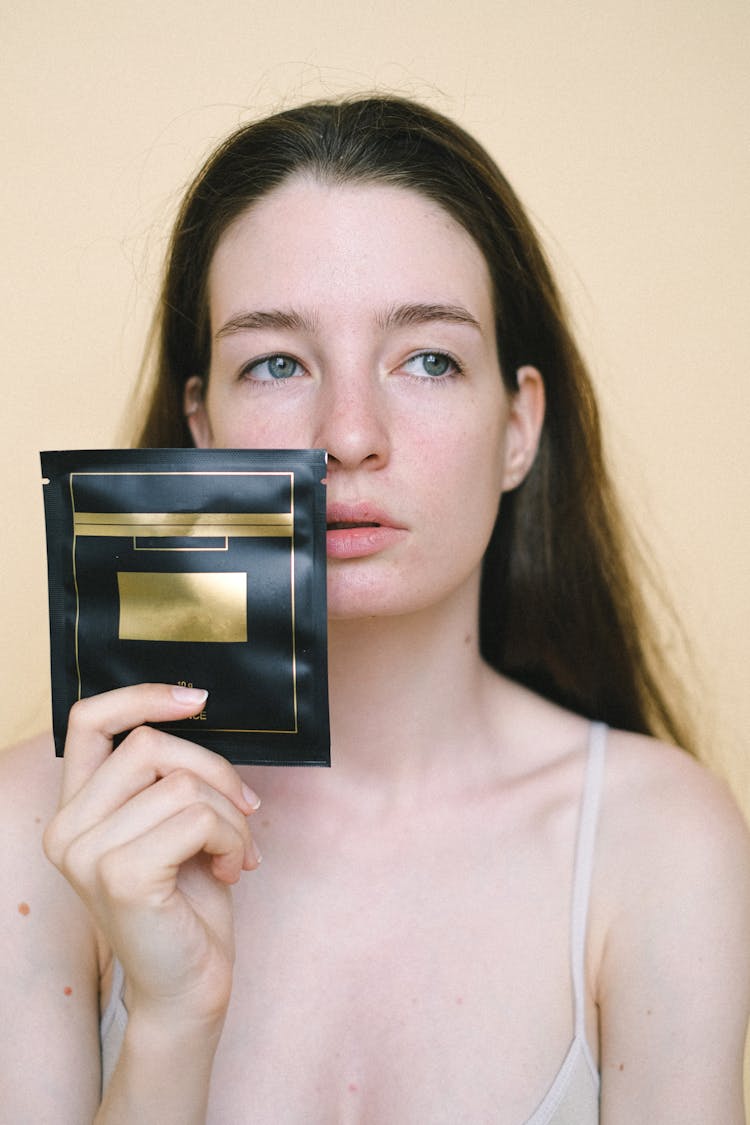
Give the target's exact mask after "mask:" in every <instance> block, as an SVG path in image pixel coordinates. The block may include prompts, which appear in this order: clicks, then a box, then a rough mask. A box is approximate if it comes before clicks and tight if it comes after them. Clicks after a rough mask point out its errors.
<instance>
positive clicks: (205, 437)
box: [182, 375, 213, 449]
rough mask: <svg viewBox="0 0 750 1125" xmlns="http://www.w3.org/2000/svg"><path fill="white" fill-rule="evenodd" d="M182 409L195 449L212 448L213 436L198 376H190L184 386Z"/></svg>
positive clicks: (201, 384)
mask: <svg viewBox="0 0 750 1125" xmlns="http://www.w3.org/2000/svg"><path fill="white" fill-rule="evenodd" d="M182 409H183V411H184V414H185V420H186V422H187V424H188V429H189V430H190V433H191V435H192V438H193V442H194V444H195V446H196V448H197V449H210V448H211V447H212V446H213V435H212V433H211V424H210V422H209V420H208V414H207V413H206V403H205V400H204V398H203V380H202V379H201V377H200V375H191V376H190V378H189V379H188V381H187V383H186V384H185V390H184V392H183V397H182Z"/></svg>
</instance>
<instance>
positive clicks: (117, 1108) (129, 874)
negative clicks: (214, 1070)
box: [3, 685, 257, 1125]
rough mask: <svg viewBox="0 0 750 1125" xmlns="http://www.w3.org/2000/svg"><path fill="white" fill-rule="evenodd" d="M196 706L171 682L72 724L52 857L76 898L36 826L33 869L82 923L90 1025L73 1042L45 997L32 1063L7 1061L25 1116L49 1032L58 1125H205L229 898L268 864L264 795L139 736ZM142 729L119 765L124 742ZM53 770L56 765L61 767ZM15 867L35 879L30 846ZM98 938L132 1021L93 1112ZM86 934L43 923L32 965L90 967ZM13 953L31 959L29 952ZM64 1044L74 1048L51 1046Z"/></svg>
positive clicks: (205, 762) (33, 1022) (103, 703)
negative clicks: (261, 835) (262, 833)
mask: <svg viewBox="0 0 750 1125" xmlns="http://www.w3.org/2000/svg"><path fill="white" fill-rule="evenodd" d="M196 706H197V704H196V703H195V702H194V701H192V700H190V699H182V698H179V697H178V694H176V693H175V691H174V689H171V688H170V687H168V686H166V685H141V686H139V687H135V688H127V689H122V690H120V691H116V692H110V693H107V694H106V695H103V696H99V697H97V698H95V699H89V700H85V701H83V702H82V703H81V704H78V705H77V706H76V707H75V708H74V709H73V712H72V713H71V719H70V725H69V734H68V741H67V744H66V754H65V760H64V764H63V770H62V784H61V798H60V806H59V810H58V811H57V813H56V814H55V815H54V816H53V817H52V819H51V821H50V823H49V825H48V827H47V829H46V831H45V833H44V846H45V849H46V852H47V855H48V856H49V858H50V859H51V860H52V861H53V863H54V864H55V866H56V867H57V868H59V871H60V872H62V874H64V876H65V879H66V880H67V883H69V884H70V886H71V887H73V888H74V889H75V891H76V892H77V895H78V899H76V897H75V895H73V893H72V891H71V890H70V887H68V886H67V884H66V883H65V881H64V880H63V879H62V877H61V876H60V875H59V874H58V873H57V872H55V871H54V869H53V868H52V867H51V865H49V864H46V863H45V862H44V860H43V859H41V858H40V841H39V837H40V834H41V827H40V825H37V862H36V866H37V867H38V868H39V869H40V870H41V871H43V872H44V874H43V875H41V876H40V880H41V882H42V883H45V882H46V883H52V882H54V883H55V885H56V886H59V888H60V891H59V897H60V899H61V901H62V900H65V902H66V903H67V904H68V906H67V914H66V917H67V916H68V915H69V916H70V917H72V918H75V919H77V920H78V922H79V928H80V930H82V931H84V932H85V933H86V934H87V938H88V940H87V943H86V945H85V946H84V948H87V949H88V950H89V953H88V957H87V959H86V969H85V973H83V974H82V975H83V976H84V977H85V981H86V987H85V988H82V991H83V992H84V995H83V997H82V998H81V1000H82V1004H81V1015H80V1016H79V1017H78V1018H77V1019H76V1020H75V1021H74V1023H73V1024H71V1026H70V1027H68V1028H67V1030H65V1028H64V1025H63V1026H62V1027H60V1028H58V1024H57V1022H56V1020H55V1018H54V1013H53V1012H52V1007H51V998H50V997H49V995H46V994H45V995H39V996H38V997H37V998H36V1000H35V1005H34V1010H33V1012H32V1013H30V1014H29V1025H30V1027H31V1028H32V1030H31V1032H30V1046H31V1047H32V1054H31V1055H30V1054H29V1053H26V1054H25V1057H24V1056H23V1055H21V1054H20V1053H18V1052H11V1053H10V1054H9V1056H8V1059H7V1062H6V1063H4V1064H3V1070H4V1072H5V1075H7V1076H8V1078H9V1080H10V1081H11V1082H14V1083H15V1085H16V1087H17V1088H18V1089H19V1091H21V1092H20V1093H19V1104H25V1105H26V1109H25V1114H26V1116H27V1117H28V1114H29V1112H30V1106H29V1103H28V1102H24V1101H23V1093H22V1089H23V1083H24V1077H25V1079H26V1086H27V1088H28V1085H29V1079H30V1078H31V1076H32V1074H33V1070H32V1068H33V1065H34V1064H33V1055H34V1054H37V1055H38V1056H39V1057H40V1065H41V1066H42V1067H44V1066H45V1064H46V1060H47V1058H48V1057H49V1056H48V1052H47V1050H46V1049H45V1048H46V1046H47V1032H48V1030H49V1028H50V1023H52V1025H53V1028H52V1030H53V1031H54V1032H55V1037H54V1039H53V1040H52V1042H51V1043H50V1045H49V1049H50V1051H51V1052H52V1054H53V1070H54V1072H55V1073H56V1074H57V1073H59V1076H60V1077H59V1079H56V1094H60V1095H61V1099H60V1102H59V1103H58V1098H57V1096H55V1097H51V1098H50V1099H48V1100H49V1102H50V1105H55V1112H54V1114H50V1116H49V1119H50V1120H55V1121H56V1122H60V1121H67V1120H70V1121H71V1122H73V1121H75V1122H77V1123H78V1122H80V1121H85V1120H93V1119H94V1115H95V1114H96V1117H95V1119H96V1120H97V1121H101V1122H109V1121H118V1122H125V1121H127V1122H131V1121H134V1120H137V1121H138V1122H139V1125H140V1123H145V1122H151V1121H153V1122H157V1121H158V1122H159V1123H160V1125H164V1123H169V1122H172V1121H174V1122H180V1125H187V1123H189V1122H192V1121H196V1122H198V1121H203V1120H204V1116H205V1104H206V1100H207V1096H208V1085H209V1079H210V1074H211V1067H212V1062H213V1055H214V1051H215V1049H216V1045H217V1043H218V1040H219V1037H220V1034H221V1029H222V1025H223V1019H224V1014H225V1011H226V1006H227V1004H228V1002H229V996H230V993H231V982H232V968H233V959H234V938H233V921H232V906H231V896H230V891H229V887H230V885H231V884H232V883H234V882H236V881H237V879H239V877H240V875H241V872H242V871H243V870H249V869H251V868H253V867H255V866H256V865H257V859H256V855H255V852H254V848H253V844H252V840H251V838H250V835H249V832H248V828H247V817H248V815H249V814H250V812H251V811H252V810H253V808H254V807H256V805H257V798H255V796H254V794H252V793H251V792H250V791H249V790H247V789H246V788H245V787H243V785H242V782H241V779H240V777H239V775H238V774H237V771H236V770H235V769H234V768H233V767H232V766H231V765H230V764H229V763H228V762H226V761H225V760H224V759H223V758H221V757H219V756H218V755H216V754H212V753H210V752H208V751H206V750H204V749H202V748H201V747H198V746H195V745H193V744H192V743H187V742H184V741H182V740H180V739H177V738H174V737H172V736H170V735H166V734H164V733H163V732H159V731H156V730H154V729H152V728H151V727H148V726H143V725H142V724H144V723H147V722H149V721H156V720H163V719H175V718H180V717H183V716H185V715H187V714H189V713H191V708H192V710H195V708H196ZM131 728H135V729H134V730H133V733H132V734H131V735H129V736H128V737H127V738H126V739H125V740H124V741H123V742H122V743H121V745H120V746H119V747H118V749H117V750H116V751H115V752H114V753H112V738H113V736H114V735H115V734H116V733H118V732H119V731H122V730H129V729H131ZM7 764H8V767H9V768H8V770H7V772H8V773H10V772H11V769H10V767H11V766H12V763H11V762H8V763H7ZM56 765H58V764H57V763H55V761H54V758H51V759H50V767H51V768H53V767H55V766H56ZM48 812H49V810H48ZM43 819H44V817H41V818H40V820H43ZM15 862H16V864H17V865H18V866H19V867H20V869H21V870H23V869H24V866H26V867H28V859H27V858H25V857H24V849H23V847H20V848H19V849H18V850H17V852H16V856H15ZM50 873H51V874H50ZM38 889H39V890H41V887H40V888H38ZM79 900H80V902H79ZM81 904H83V905H81ZM56 913H57V914H58V915H59V913H60V912H59V911H56ZM97 931H98V932H99V933H100V934H101V935H103V937H104V940H105V941H106V943H107V944H108V946H109V948H111V949H112V950H113V951H114V953H115V954H116V955H117V957H118V958H119V959H120V961H121V963H122V965H123V967H124V969H125V974H126V979H127V982H128V992H127V996H126V1000H127V1006H128V1011H129V1020H128V1029H127V1033H126V1036H125V1041H124V1044H123V1050H122V1052H121V1056H120V1061H119V1063H118V1066H117V1068H116V1071H115V1074H114V1076H113V1079H112V1081H111V1083H110V1087H109V1089H108V1091H107V1093H106V1096H105V1099H104V1101H103V1103H102V1105H101V1108H100V1109H99V1112H98V1113H97V1112H96V1106H97V1105H98V1102H99V1044H98V1027H97V1022H98V1003H97V1001H98V996H97V990H96V983H97V975H98V974H97V965H96V956H95V944H96V943H95V940H94V936H93V935H94V934H95V933H96V932H97ZM77 936H78V935H77V934H76V933H73V934H72V935H71V934H70V929H69V928H66V926H64V925H60V926H58V928H57V929H56V928H55V926H54V925H50V926H48V927H46V929H45V930H44V931H43V932H41V933H40V934H39V936H38V939H37V942H36V946H35V964H36V965H37V966H39V965H43V964H45V963H46V962H51V964H52V965H53V966H55V967H56V968H57V970H58V971H59V970H60V969H61V968H63V967H64V968H68V966H70V967H71V969H72V967H73V966H75V965H78V964H79V962H80V961H81V960H83V952H82V950H81V949H80V948H79V944H78V940H77ZM56 947H57V948H56ZM58 949H59V950H60V952H59V953H58V952H57V950H58ZM16 956H17V959H19V960H23V956H24V954H23V949H22V944H21V943H16ZM82 984H83V981H81V985H82ZM62 987H63V989H64V988H65V987H71V988H72V989H73V991H72V992H71V993H69V994H67V995H66V994H65V993H64V992H63V996H64V998H66V999H69V1000H72V999H73V997H74V996H75V994H76V992H75V987H74V986H62ZM20 1000H21V997H20V995H19V996H18V997H17V1001H18V1002H19V1003H20ZM71 1010H72V1009H71ZM60 1034H62V1037H63V1038H65V1039H66V1044H65V1046H64V1047H60V1046H58V1044H57V1041H56V1040H57V1038H59V1035H60ZM11 1055H12V1057H11ZM14 1070H15V1071H16V1073H15V1074H14ZM70 1074H75V1075H76V1080H75V1082H72V1083H71V1081H70V1078H69V1077H66V1075H70ZM81 1075H83V1085H81ZM34 1099H37V1100H40V1099H39V1098H38V1096H37V1094H36V1092H34V1093H33V1094H32V1102H31V1106H33V1107H34V1109H33V1119H34V1120H45V1119H46V1116H45V1115H46V1113H47V1105H46V1102H45V1103H43V1104H44V1112H42V1111H41V1110H40V1111H39V1112H37V1111H36V1106H35V1105H34ZM92 1107H93V1108H92ZM18 1119H19V1120H23V1119H24V1116H23V1115H22V1116H21V1117H20V1118H18ZM29 1119H30V1118H29Z"/></svg>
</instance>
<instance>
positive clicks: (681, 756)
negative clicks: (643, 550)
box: [0, 98, 750, 1125]
mask: <svg viewBox="0 0 750 1125" xmlns="http://www.w3.org/2000/svg"><path fill="white" fill-rule="evenodd" d="M157 368H158V370H157V379H156V383H155V388H154V390H153V393H152V396H151V402H150V406H149V409H148V412H147V418H146V421H145V424H144V426H143V430H142V433H141V437H140V441H141V443H142V444H144V445H170V444H172V445H173V444H191V443H195V444H196V445H198V446H212V445H215V446H248V447H251V446H255V447H263V446H271V447H274V446H290V447H306V446H322V447H325V448H326V449H327V450H328V452H329V476H328V504H329V509H328V519H329V530H328V533H327V539H328V562H329V567H328V601H329V615H330V626H329V648H330V692H331V722H332V757H333V767H332V768H331V770H330V771H310V770H297V771H293V770H283V769H271V768H265V769H261V768H249V767H240V768H234V767H232V766H230V765H229V764H228V763H226V762H225V761H224V760H223V759H220V758H217V757H216V756H214V755H213V754H210V753H209V752H207V751H205V750H204V749H202V748H201V747H198V746H195V745H193V744H189V743H185V742H183V741H181V740H179V739H176V738H174V737H171V736H168V735H166V734H163V733H160V732H156V731H154V730H153V729H151V728H150V727H149V726H147V725H143V724H147V723H148V722H149V721H156V720H164V719H174V718H179V717H183V716H187V715H189V714H192V713H195V712H196V711H198V710H200V708H201V706H202V704H203V701H204V698H205V694H204V693H201V692H200V691H198V690H193V691H186V690H185V689H176V688H174V687H170V686H169V685H143V686H140V687H136V688H127V689H123V690H121V691H117V692H112V693H108V694H107V695H104V696H100V697H97V698H94V699H89V700H84V701H83V702H82V703H80V704H78V705H77V706H76V707H75V708H74V709H73V713H72V715H71V722H70V731H69V739H68V744H67V747H66V756H65V760H64V770H63V776H62V782H61V786H62V796H61V798H60V802H59V811H57V812H55V808H56V805H57V800H58V794H57V786H58V784H60V782H59V778H58V777H57V776H56V768H55V767H56V763H55V762H54V760H53V758H52V753H51V750H50V748H49V744H48V743H47V742H46V741H45V742H43V743H42V742H40V743H38V744H36V745H34V746H31V747H28V746H27V747H25V748H21V749H19V750H16V751H12V752H9V753H8V754H7V755H6V756H5V757H4V758H3V759H2V762H1V764H0V768H2V770H3V779H2V782H3V784H2V788H1V789H0V792H2V794H3V797H2V800H3V802H4V809H3V812H4V823H5V824H6V825H9V826H10V830H9V837H10V843H9V845H8V846H7V847H6V856H7V858H8V863H7V864H6V871H5V874H4V877H3V879H4V886H5V891H6V900H7V901H8V902H10V903H16V902H23V903H24V904H25V905H26V909H25V911H24V912H23V913H22V914H18V913H17V912H16V911H15V910H10V911H9V912H8V911H6V914H9V915H10V916H11V917H10V919H9V920H6V930H5V933H4V938H5V945H4V948H6V949H8V950H9V951H10V953H9V958H10V960H9V962H8V960H6V964H7V965H8V972H9V975H8V979H7V981H6V992H5V996H6V1011H7V1012H8V1015H9V1018H12V1020H13V1027H14V1034H13V1036H12V1041H11V1042H8V1043H6V1044H5V1045H4V1046H3V1049H2V1063H1V1064H0V1065H1V1066H2V1078H3V1088H4V1090H7V1091H8V1094H7V1096H5V1098H4V1100H5V1102H6V1105H7V1106H8V1107H9V1108H7V1109H6V1110H5V1112H6V1114H7V1115H8V1117H7V1119H8V1120H13V1121H18V1120H24V1119H29V1120H45V1119H47V1118H49V1119H54V1120H55V1121H56V1122H64V1121H70V1122H76V1123H78V1122H81V1121H84V1120H90V1119H93V1118H95V1119H96V1120H97V1121H102V1122H109V1121H118V1122H123V1121H127V1122H130V1121H138V1122H143V1121H151V1120H153V1121H158V1122H159V1123H160V1125H162V1123H164V1122H171V1121H174V1122H180V1125H183V1123H185V1122H192V1121H196V1122H202V1121H205V1120H208V1121H211V1122H220V1123H225V1122H234V1121H258V1122H273V1123H274V1125H277V1123H279V1122H290V1123H292V1122H294V1123H297V1122H333V1121H359V1120H362V1121H364V1120H366V1121H383V1122H386V1121H387V1122H389V1123H391V1122H409V1123H411V1122H420V1123H421V1122H431V1123H432V1122H443V1121H444V1122H456V1121H467V1122H468V1121H471V1122H474V1121H499V1122H508V1123H510V1125H516V1123H518V1125H520V1123H522V1122H533V1123H534V1125H540V1123H542V1122H554V1123H555V1125H566V1123H575V1125H587V1123H588V1122H595V1121H603V1122H606V1123H607V1125H619V1123H627V1125H632V1122H634V1121H639V1122H640V1121H649V1122H659V1123H660V1125H669V1123H671V1122H675V1123H676V1122H679V1123H680V1125H685V1123H686V1122H695V1123H696V1125H697V1123H698V1122H700V1123H701V1125H705V1123H706V1122H708V1121H711V1122H713V1121H715V1122H717V1123H718V1122H722V1123H723V1125H732V1123H734V1125H739V1123H740V1122H741V1121H742V1120H743V1111H742V1094H741V1057H742V1046H743V1039H744V1032H745V1026H746V1020H747V1009H748V994H749V993H750V968H749V966H748V958H747V956H746V951H747V948H748V938H749V937H750V893H749V892H748V885H747V878H746V873H747V861H748V842H747V837H746V833H745V830H744V827H743V825H742V822H741V819H740V817H739V814H738V813H737V811H736V810H735V808H734V806H733V804H732V802H731V800H730V799H729V797H728V796H727V794H726V793H725V791H724V789H723V787H722V786H720V785H719V784H718V783H717V782H716V781H715V780H713V779H711V778H710V777H709V776H708V775H707V774H706V773H705V772H704V771H703V770H702V769H701V768H700V767H699V766H698V765H697V764H696V763H695V762H694V761H693V760H692V759H691V758H690V757H689V756H688V755H686V754H685V753H683V752H681V751H678V750H676V749H673V748H672V747H670V746H668V745H666V744H664V743H659V742H657V741H655V739H654V738H653V737H651V735H653V734H654V733H661V734H664V735H665V736H666V737H667V738H670V739H673V740H678V739H679V738H680V730H679V726H678V724H677V722H676V720H675V718H674V716H673V713H672V710H671V708H670V705H669V703H668V702H667V700H666V697H665V695H664V693H663V692H662V691H661V689H660V687H659V683H658V676H657V675H656V672H655V669H656V668H657V667H658V665H657V664H656V663H655V659H654V656H653V654H652V652H651V650H650V648H649V645H648V643H647V640H646V637H647V633H646V631H645V630H644V627H643V625H642V624H641V620H642V613H641V610H640V608H639V605H638V600H637V598H636V596H635V593H634V588H633V586H632V584H631V582H630V579H629V577H628V570H627V567H626V564H625V561H624V555H625V551H624V548H623V546H622V533H621V530H620V527H619V523H618V518H617V514H616V511H615V508H614V504H613V500H612V496H611V492H610V489H609V487H608V484H607V481H606V478H605V475H604V469H603V465H602V459H601V452H600V440H599V432H598V423H597V417H596V410H595V406H594V403H593V399H592V396H591V391H590V388H589V384H588V381H587V378H586V375H585V372H584V370H583V367H582V364H581V361H580V359H579V357H578V355H577V353H576V350H575V346H574V344H573V342H572V340H571V337H570V335H569V332H568V330H567V328H566V325H565V320H564V316H563V313H562V310H561V306H560V302H559V298H558V296H557V293H556V290H555V287H554V284H553V282H552V280H551V279H550V276H549V273H548V270H547V267H546V265H545V262H544V259H543V256H542V254H541V252H540V250H539V247H538V244H537V241H536V239H535V236H534V234H533V232H532V230H531V228H530V226H529V223H528V221H527V220H526V218H525V216H524V214H523V212H522V210H521V208H520V206H519V204H518V202H517V200H516V199H515V197H514V196H513V194H512V192H511V190H510V188H509V187H508V185H507V183H506V182H505V181H504V180H503V178H502V176H501V175H500V173H499V172H498V171H497V169H496V168H495V166H494V165H493V164H492V162H491V161H490V159H489V158H488V157H487V155H486V154H485V153H484V152H483V150H482V149H481V148H480V147H479V146H478V145H477V144H476V142H474V141H473V140H472V139H471V138H469V137H467V136H466V135H465V134H464V133H463V132H462V131H461V130H460V129H459V128H457V127H456V126H455V125H453V124H452V123H451V122H449V121H446V120H445V119H443V118H442V117H440V116H438V115H436V114H434V113H432V112H431V111H428V110H426V109H424V108H422V107H419V106H415V105H413V104H411V103H408V102H403V101H399V100H395V99H382V98H372V99H362V100H358V101H354V102H351V103H346V104H343V105H335V106H330V105H318V106H308V107H302V108H301V109H298V110H292V111H290V112H288V113H284V114H281V115H278V116H276V117H274V118H271V119H268V120H266V121H264V122H260V123H258V124H256V125H251V126H249V127H247V128H244V129H241V130H240V131H239V132H238V133H237V134H235V135H234V136H233V137H231V138H230V139H229V140H228V141H227V142H226V143H225V144H224V145H223V146H222V147H221V148H220V149H219V150H218V152H217V153H216V154H215V155H214V156H213V157H212V158H211V160H210V161H209V162H208V164H207V165H206V167H205V168H204V169H203V171H202V172H201V174H200V175H199V177H198V179H197V181H196V183H195V184H194V185H193V187H192V188H191V190H190V192H189V193H188V196H187V198H186V201H185V204H184V205H183V208H182V211H181V213H180V216H179V217H178V221H177V225H176V228H175V233H174V237H173V241H172V246H171V250H170V257H169V262H168V267H167V274H166V279H165V285H164V291H163V295H162V301H161V309H160V326H159V356H158V364H157ZM498 509H499V514H498ZM594 720H595V721H594ZM604 724H607V725H608V726H611V727H615V728H621V729H619V730H615V729H613V730H607V727H605V725H604ZM131 728H135V729H134V731H133V733H132V734H131V735H129V736H128V738H127V739H125V741H124V742H123V743H122V744H121V746H120V747H119V748H118V750H117V753H116V754H111V748H112V738H113V736H114V735H115V734H116V733H117V732H120V731H123V730H129V729H131ZM682 741H683V743H684V741H685V739H684V737H683V739H682ZM258 795H260V797H261V798H262V801H263V804H262V807H261V809H260V811H258V803H259V800H258ZM48 820H49V821H50V823H49V826H48V828H47V830H46V833H45V836H44V844H45V848H46V851H47V854H48V856H49V857H50V858H51V860H52V861H53V863H54V864H55V865H56V867H57V868H59V872H62V875H63V876H64V877H65V878H63V877H62V876H61V875H60V874H59V872H58V871H56V870H55V869H54V868H53V867H52V866H51V865H50V864H45V862H44V861H43V859H42V856H41V854H40V849H39V836H40V833H41V830H42V828H41V826H42V824H43V823H46V822H47V821H48ZM259 848H260V849H261V850H262V851H263V852H264V854H265V862H264V863H263V864H262V866H260V868H259V869H258V864H259V850H258V849H259ZM30 856H32V857H33V859H30ZM230 887H231V890H230ZM71 888H73V889H71ZM74 891H75V892H77V894H76V893H74ZM100 993H101V997H102V1005H103V1007H104V1017H103V1026H102V1029H101V1040H102V1046H101V1052H102V1059H103V1066H104V1075H103V1092H102V1094H101V1096H100V1081H101V1076H100V1043H99V1038H100V1029H99V1025H98V1013H99V996H100ZM708 1029H710V1031H709V1030H708ZM42 1050H43V1052H44V1055H43V1057H44V1064H43V1067H42V1068H41V1075H42V1077H41V1079H37V1078H35V1080H34V1083H33V1090H31V1089H30V1088H29V1087H30V1085H31V1083H30V1082H29V1081H28V1074H29V1067H30V1060H34V1063H33V1064H32V1065H35V1067H36V1070H37V1074H38V1073H39V1072H40V1068H39V1066H38V1063H37V1062H36V1060H37V1058H38V1056H39V1054H40V1052H41V1051H42ZM100 1101H101V1104H100Z"/></svg>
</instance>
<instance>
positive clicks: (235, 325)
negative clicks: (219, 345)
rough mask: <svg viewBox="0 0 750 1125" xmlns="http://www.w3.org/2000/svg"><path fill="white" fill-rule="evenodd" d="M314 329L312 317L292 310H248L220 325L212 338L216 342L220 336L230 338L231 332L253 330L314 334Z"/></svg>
mask: <svg viewBox="0 0 750 1125" xmlns="http://www.w3.org/2000/svg"><path fill="white" fill-rule="evenodd" d="M315 327H316V323H315V318H314V317H310V316H308V315H306V314H305V313H300V312H296V311H295V310H294V309H288V310H285V309H249V310H247V311H246V312H241V313H238V314H237V315H236V316H232V317H230V318H229V320H228V321H227V322H226V323H225V324H222V326H221V328H220V329H219V330H218V332H217V333H216V335H215V337H214V338H215V339H216V340H218V339H220V338H221V337H222V336H231V335H232V333H233V332H242V331H245V330H252V329H254V328H256V329H257V328H287V329H291V330H292V331H297V332H314V331H315Z"/></svg>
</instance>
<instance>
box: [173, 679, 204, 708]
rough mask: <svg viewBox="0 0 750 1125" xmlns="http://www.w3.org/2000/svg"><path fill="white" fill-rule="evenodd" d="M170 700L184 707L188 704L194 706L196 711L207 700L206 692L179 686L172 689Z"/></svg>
mask: <svg viewBox="0 0 750 1125" xmlns="http://www.w3.org/2000/svg"><path fill="white" fill-rule="evenodd" d="M172 698H173V699H176V700H177V702H178V703H180V704H184V705H185V706H186V707H187V705H188V703H190V704H194V705H195V709H196V710H197V709H198V708H199V707H200V706H201V704H202V703H205V702H206V700H207V699H208V692H207V691H204V690H203V688H195V687H181V686H180V685H179V684H175V686H174V687H173V688H172Z"/></svg>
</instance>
